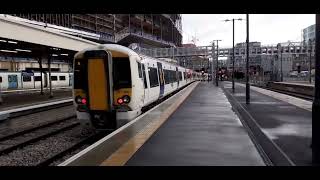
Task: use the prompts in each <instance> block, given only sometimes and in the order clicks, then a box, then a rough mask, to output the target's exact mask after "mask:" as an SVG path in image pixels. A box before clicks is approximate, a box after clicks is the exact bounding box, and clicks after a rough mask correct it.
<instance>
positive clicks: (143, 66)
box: [142, 64, 148, 89]
mask: <svg viewBox="0 0 320 180" xmlns="http://www.w3.org/2000/svg"><path fill="white" fill-rule="evenodd" d="M142 71H143V77H144V78H143V83H144V88H145V89H147V88H148V85H147V78H146V68H145V65H144V64H142Z"/></svg>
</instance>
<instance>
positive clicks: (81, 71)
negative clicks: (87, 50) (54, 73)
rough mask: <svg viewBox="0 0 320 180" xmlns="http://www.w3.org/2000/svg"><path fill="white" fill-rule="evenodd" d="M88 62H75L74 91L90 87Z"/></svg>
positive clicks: (81, 60)
mask: <svg viewBox="0 0 320 180" xmlns="http://www.w3.org/2000/svg"><path fill="white" fill-rule="evenodd" d="M87 65H88V61H85V60H84V59H75V61H74V79H73V82H74V84H73V86H74V89H85V88H86V87H87V86H88V76H87V74H88V69H87Z"/></svg>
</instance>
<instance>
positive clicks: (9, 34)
mask: <svg viewBox="0 0 320 180" xmlns="http://www.w3.org/2000/svg"><path fill="white" fill-rule="evenodd" d="M0 27H1V28H0V37H2V38H7V39H12V40H17V41H23V42H28V43H34V44H38V45H44V46H49V47H56V48H62V49H66V50H73V51H81V50H83V49H86V48H89V47H92V46H96V45H99V44H98V43H96V42H92V41H89V40H86V39H82V38H78V37H75V36H71V35H67V34H63V33H59V32H56V31H54V30H49V29H47V28H45V27H39V26H36V25H32V24H28V23H25V22H19V21H16V20H14V19H13V18H8V17H7V16H6V15H3V14H1V15H0Z"/></svg>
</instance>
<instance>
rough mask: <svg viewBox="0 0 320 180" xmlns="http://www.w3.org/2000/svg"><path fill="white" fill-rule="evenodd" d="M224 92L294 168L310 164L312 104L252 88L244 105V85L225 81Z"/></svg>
mask: <svg viewBox="0 0 320 180" xmlns="http://www.w3.org/2000/svg"><path fill="white" fill-rule="evenodd" d="M224 88H225V90H227V91H228V92H229V93H230V94H231V95H232V96H233V97H234V98H235V99H236V100H237V101H238V102H239V103H240V104H241V105H242V106H243V107H244V108H245V110H246V111H247V112H248V113H250V115H251V116H252V117H253V118H254V120H255V121H256V122H257V123H258V124H259V125H260V127H261V128H262V131H263V132H264V133H265V134H266V135H267V136H268V137H269V138H270V139H272V140H273V142H275V143H276V144H277V145H278V146H279V147H280V148H281V149H282V151H283V152H284V153H285V154H286V155H287V156H288V157H289V158H290V159H291V160H292V161H293V162H294V163H295V164H296V165H312V163H311V162H312V150H311V148H310V144H311V136H312V113H311V102H308V101H306V100H302V99H299V98H295V97H292V96H288V95H284V94H281V93H276V92H273V91H269V90H265V89H261V88H258V87H251V91H250V104H249V105H248V104H246V99H245V85H243V84H240V83H236V84H235V93H234V94H233V93H232V89H231V82H224Z"/></svg>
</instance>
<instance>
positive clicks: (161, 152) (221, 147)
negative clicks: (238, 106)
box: [99, 82, 265, 166]
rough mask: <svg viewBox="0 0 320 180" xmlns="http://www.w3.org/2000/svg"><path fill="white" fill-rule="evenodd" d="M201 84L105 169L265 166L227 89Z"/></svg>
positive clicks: (121, 150) (120, 150) (108, 161)
mask: <svg viewBox="0 0 320 180" xmlns="http://www.w3.org/2000/svg"><path fill="white" fill-rule="evenodd" d="M197 83H198V84H197V85H196V86H195V88H194V90H193V91H192V92H190V95H188V96H186V97H185V100H183V101H182V103H181V105H180V106H176V107H175V108H174V109H172V108H170V109H171V111H173V113H172V114H171V115H168V118H166V119H165V120H164V122H162V124H159V125H152V127H154V126H156V127H159V128H154V132H153V131H152V130H150V128H149V129H148V128H147V129H145V128H144V129H142V130H141V131H142V132H140V133H139V134H141V135H139V134H138V135H136V136H134V137H132V138H131V139H129V141H127V142H126V143H123V145H121V147H120V148H118V150H117V151H115V152H114V153H113V154H112V155H111V156H109V157H108V158H107V159H106V160H104V161H103V162H102V163H101V164H100V165H102V166H117V165H126V166H201V165H203V166H264V165H265V163H264V160H263V159H262V157H261V156H260V154H259V152H258V150H257V149H256V147H255V145H254V143H253V142H252V140H251V138H250V136H249V135H248V133H247V131H246V129H245V128H244V126H243V125H242V123H241V121H240V120H239V118H238V116H237V115H236V114H235V112H234V111H233V110H232V107H231V105H230V103H229V102H228V99H227V97H226V96H225V95H224V93H223V90H222V89H221V88H219V87H216V86H215V85H213V84H212V82H197ZM190 86H192V85H190ZM176 99H178V98H176ZM163 114H167V113H166V112H162V114H161V115H160V114H159V115H158V116H162V115H163ZM148 133H149V134H151V135H150V136H149V135H147V134H148ZM123 136H124V135H122V136H121V137H123ZM111 139H112V138H111ZM120 139H121V138H120ZM120 139H117V140H116V139H114V140H116V141H120ZM108 147H109V148H110V147H111V146H110V145H109V146H108ZM107 151H109V150H107V149H105V152H107ZM99 152H100V150H99Z"/></svg>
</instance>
